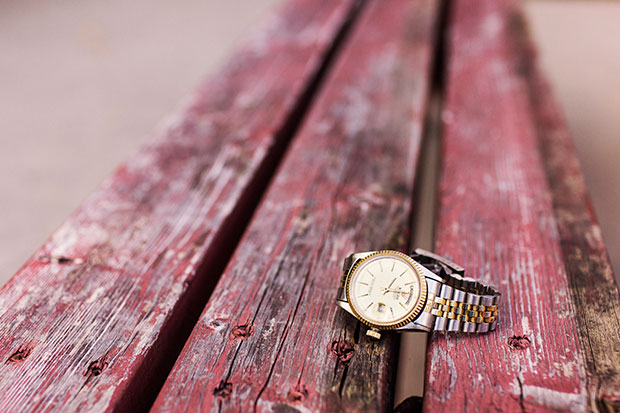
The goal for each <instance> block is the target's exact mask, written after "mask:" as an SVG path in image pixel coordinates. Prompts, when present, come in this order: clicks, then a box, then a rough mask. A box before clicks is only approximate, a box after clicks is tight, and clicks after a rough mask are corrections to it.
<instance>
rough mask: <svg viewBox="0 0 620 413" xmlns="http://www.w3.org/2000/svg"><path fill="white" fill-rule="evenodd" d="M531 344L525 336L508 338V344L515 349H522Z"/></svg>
mask: <svg viewBox="0 0 620 413" xmlns="http://www.w3.org/2000/svg"><path fill="white" fill-rule="evenodd" d="M531 344H532V342H531V341H530V339H529V338H527V337H526V336H512V337H510V338H509V339H508V345H509V346H510V347H512V348H516V349H517V350H524V349H526V348H528V347H529V346H530V345H531Z"/></svg>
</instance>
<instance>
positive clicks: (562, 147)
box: [513, 13, 620, 412]
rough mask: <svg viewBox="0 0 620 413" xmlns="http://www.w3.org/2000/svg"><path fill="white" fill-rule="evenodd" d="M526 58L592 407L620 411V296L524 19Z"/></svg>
mask: <svg viewBox="0 0 620 413" xmlns="http://www.w3.org/2000/svg"><path fill="white" fill-rule="evenodd" d="M513 21H514V23H515V24H514V26H515V28H516V30H518V29H519V28H521V31H520V33H519V32H516V34H520V35H521V39H520V40H521V42H522V45H521V46H522V47H523V53H521V54H520V56H518V57H520V58H521V61H519V62H518V63H519V65H520V67H521V68H522V73H523V74H524V77H525V80H526V81H527V82H528V83H529V85H530V93H531V94H530V96H531V100H532V111H533V115H534V118H535V121H536V125H537V128H538V134H539V136H540V144H541V152H542V155H543V158H544V160H545V162H544V163H545V167H546V170H547V176H548V179H549V184H550V188H551V194H552V197H553V207H554V211H555V219H556V223H557V226H558V233H559V236H560V246H561V249H562V254H563V258H564V268H565V270H566V275H567V277H568V285H569V288H570V293H571V296H572V299H573V303H574V309H575V317H576V320H577V327H578V332H579V340H580V344H581V351H582V354H583V357H584V358H585V365H586V386H587V388H586V389H587V396H588V406H589V408H590V409H591V410H596V409H598V410H599V411H601V412H605V411H620V296H619V293H618V285H617V284H616V281H615V278H614V274H613V270H612V268H611V263H610V260H609V257H608V255H607V251H606V249H605V243H604V242H603V237H602V235H601V229H600V227H599V225H598V223H597V220H596V217H595V215H594V210H593V208H592V205H591V203H590V197H589V194H588V191H587V188H586V184H585V180H584V176H583V173H582V172H581V167H580V165H579V161H578V158H577V153H576V151H575V147H574V145H573V141H572V139H571V135H570V132H569V130H568V127H567V124H566V121H565V120H564V117H563V116H562V114H561V112H560V110H559V108H558V106H557V105H556V103H555V101H554V99H553V95H552V93H551V90H550V88H549V85H548V83H547V81H546V80H545V79H544V77H543V76H542V75H541V73H540V71H539V70H538V69H537V67H536V66H535V65H533V64H532V63H531V62H532V60H533V59H532V56H533V55H534V52H533V50H534V48H533V46H532V44H531V42H530V41H529V38H528V36H527V33H526V31H525V30H524V23H523V17H522V15H520V14H519V13H515V14H514V16H513Z"/></svg>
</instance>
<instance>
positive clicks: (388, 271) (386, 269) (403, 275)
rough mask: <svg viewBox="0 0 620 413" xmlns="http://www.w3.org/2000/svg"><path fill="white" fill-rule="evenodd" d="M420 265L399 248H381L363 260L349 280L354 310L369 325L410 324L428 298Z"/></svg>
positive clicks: (393, 325)
mask: <svg viewBox="0 0 620 413" xmlns="http://www.w3.org/2000/svg"><path fill="white" fill-rule="evenodd" d="M418 265H419V264H417V263H416V262H415V261H413V260H412V259H411V258H410V257H408V256H407V255H405V254H402V253H400V252H396V251H379V252H377V253H374V254H372V255H370V256H368V257H366V258H364V259H362V260H361V261H359V262H358V263H357V264H356V265H355V267H354V268H353V270H352V272H351V275H350V276H349V279H348V283H347V296H348V297H349V302H350V304H351V308H352V309H353V312H354V313H355V314H356V315H358V316H359V318H360V319H361V320H362V322H364V323H365V324H367V325H370V326H373V327H378V328H382V329H390V328H397V327H400V326H402V325H405V324H407V323H409V322H410V321H411V320H413V319H414V318H415V317H417V315H418V314H419V313H420V311H421V310H422V306H423V305H424V300H425V299H426V281H425V280H424V276H423V275H422V273H421V271H420V270H418V268H416V267H417V266H418Z"/></svg>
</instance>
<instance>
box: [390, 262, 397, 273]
mask: <svg viewBox="0 0 620 413" xmlns="http://www.w3.org/2000/svg"><path fill="white" fill-rule="evenodd" d="M395 265H396V261H392V269H391V270H390V272H394V266H395Z"/></svg>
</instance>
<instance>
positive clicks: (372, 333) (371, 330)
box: [366, 328, 381, 340]
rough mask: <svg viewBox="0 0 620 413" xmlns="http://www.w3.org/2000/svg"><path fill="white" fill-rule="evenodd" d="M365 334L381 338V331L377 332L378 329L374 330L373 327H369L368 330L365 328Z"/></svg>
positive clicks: (377, 338)
mask: <svg viewBox="0 0 620 413" xmlns="http://www.w3.org/2000/svg"><path fill="white" fill-rule="evenodd" d="M366 335H367V336H368V337H372V338H374V339H376V340H379V339H380V338H381V333H380V332H379V330H376V329H374V328H369V329H368V330H366Z"/></svg>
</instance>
